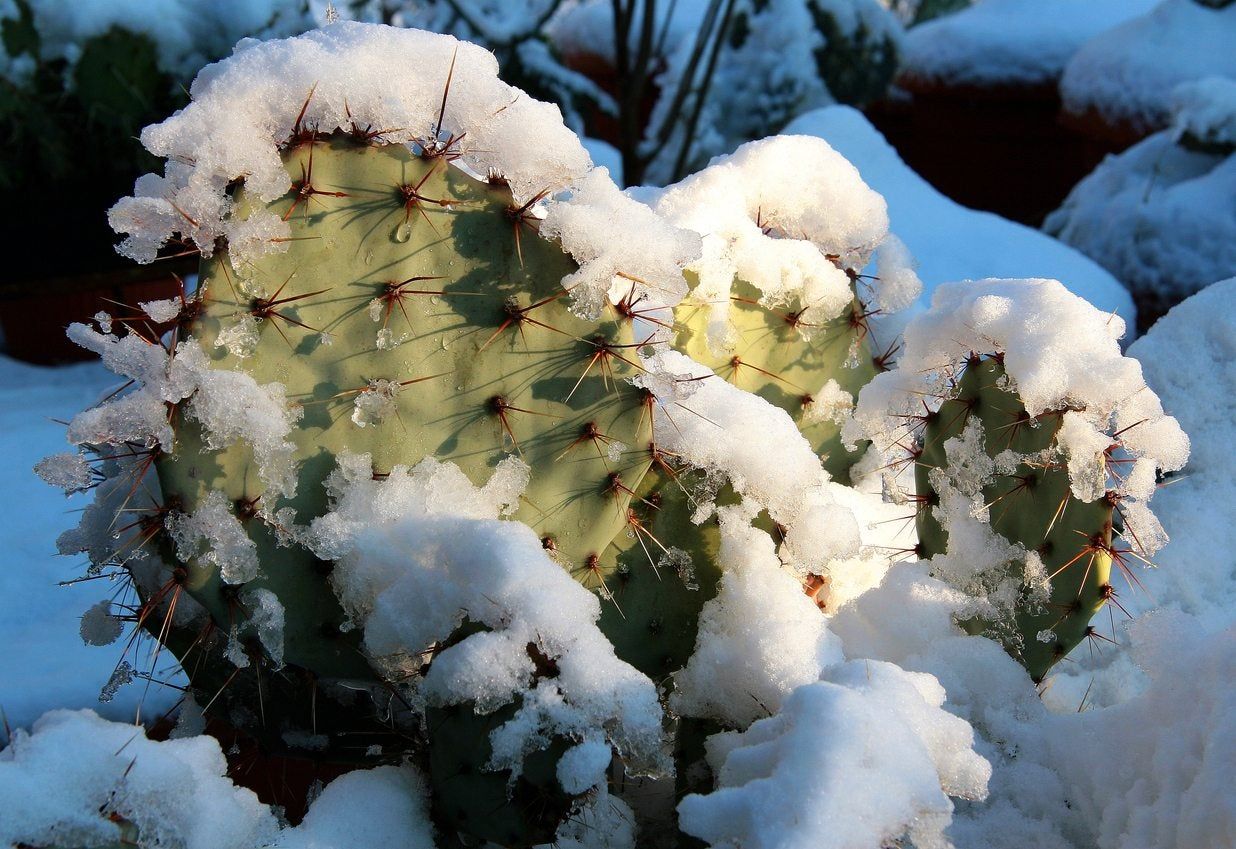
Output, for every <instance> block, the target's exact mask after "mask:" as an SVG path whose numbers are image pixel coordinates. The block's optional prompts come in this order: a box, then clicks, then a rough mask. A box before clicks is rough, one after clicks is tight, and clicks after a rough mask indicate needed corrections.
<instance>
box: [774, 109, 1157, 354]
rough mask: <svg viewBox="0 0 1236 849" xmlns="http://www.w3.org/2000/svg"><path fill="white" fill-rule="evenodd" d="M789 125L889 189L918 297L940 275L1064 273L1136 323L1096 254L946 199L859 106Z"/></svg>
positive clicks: (1075, 286) (1081, 290)
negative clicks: (1087, 254) (913, 262)
mask: <svg viewBox="0 0 1236 849" xmlns="http://www.w3.org/2000/svg"><path fill="white" fill-rule="evenodd" d="M785 132H787V133H802V134H805V135H814V136H818V137H820V138H822V139H824V140H825V141H827V142H828V143H829V145H831V146H832V147H833V149H835V150H836V151H837V152H838V153H840V154H841V155H842V156H844V157H845V158H846V159H848V160H849V161H850V162H851V163H852V164H853V165H854V166H855V167H856V168H857V169H858V171H859V174H860V175H861V176H862V178H863V182H865V183H866V184H867V185H868V186H870V187H871V188H872V189H874V190H875V191H877V192H879V193H880V194H881V195H882V196H883V197H884V200H885V202H886V203H887V204H888V217H889V222H890V223H889V227H890V229H891V230H892V232H894V233H896V234H897V235H898V236H899V237H900V238H901V240H902V241H903V242H904V243H905V244H906V246H907V247H908V249H909V251H910V253H911V254H912V255H913V257H914V259H915V260H916V261H917V263H918V266H917V269H916V270H917V274H918V277H919V278H920V279H921V280H922V282H923V288H924V292H923V297H922V298H921V299H920V303H924V302H928V301H930V298H931V293H932V292H933V291H934V289H935V287H936V286H938V285H940V284H941V283H947V282H953V281H957V280H981V279H983V278H987V277H1046V278H1052V279H1055V280H1061V281H1063V282H1064V284H1065V285H1066V286H1067V287H1068V288H1069V291H1071V292H1073V293H1075V294H1077V295H1080V296H1082V297H1083V298H1085V299H1086V300H1088V301H1089V302H1090V303H1092V304H1094V305H1095V306H1096V307H1098V308H1099V309H1100V310H1102V311H1104V312H1114V313H1117V314H1118V315H1119V316H1120V317H1121V318H1123V319H1124V320H1125V322H1126V324H1128V326H1130V327H1132V326H1133V325H1134V321H1135V318H1136V311H1135V309H1134V307H1133V301H1132V299H1131V298H1130V297H1129V293H1128V291H1127V290H1126V289H1125V288H1124V287H1123V286H1121V285H1120V283H1119V282H1117V280H1116V279H1115V278H1114V277H1113V276H1112V275H1111V274H1109V273H1108V272H1107V271H1104V270H1103V268H1101V267H1100V266H1099V265H1098V264H1097V263H1096V262H1094V261H1093V260H1091V259H1089V258H1087V257H1085V256H1083V255H1082V254H1081V253H1079V252H1078V251H1076V250H1074V249H1072V248H1070V247H1068V246H1067V245H1063V244H1061V243H1060V242H1058V241H1056V240H1055V239H1052V238H1050V237H1048V236H1045V235H1043V234H1042V233H1040V232H1038V231H1037V230H1033V229H1031V228H1029V227H1024V226H1022V225H1021V224H1017V223H1014V222H1012V221H1007V220H1005V219H1003V218H1000V217H999V216H997V215H993V214H991V213H989V212H978V211H975V210H972V209H967V208H965V207H963V206H961V205H959V204H957V203H955V202H954V201H952V200H949V199H948V198H946V197H945V196H944V195H942V194H940V193H939V192H938V191H936V190H935V189H934V188H932V187H931V186H930V185H929V184H928V183H927V181H926V180H924V179H923V178H922V177H920V176H918V175H917V174H915V173H914V172H913V171H912V170H910V168H909V167H908V166H907V165H906V164H905V163H904V162H902V161H901V159H900V158H899V157H898V156H897V153H896V151H895V150H893V148H892V147H891V146H890V145H889V144H888V142H886V141H885V140H884V138H883V137H881V136H880V134H879V132H878V131H876V130H875V128H874V127H872V126H871V124H870V123H868V121H867V119H866V118H864V117H863V116H862V114H861V113H860V112H858V111H857V110H855V109H851V108H850V107H848V106H830V107H828V108H825V109H819V110H816V111H814V112H810V113H808V114H806V115H803V116H801V117H799V118H797V119H795V120H794V121H793V122H791V124H790V125H789V126H788V127H786V129H785ZM915 311H916V310H913V309H911V310H906V311H905V312H903V313H902V315H903V316H905V317H909V316H910V315H912V314H913V313H914V312H915ZM888 332H893V331H886V333H888Z"/></svg>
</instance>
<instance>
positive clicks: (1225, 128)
mask: <svg viewBox="0 0 1236 849" xmlns="http://www.w3.org/2000/svg"><path fill="white" fill-rule="evenodd" d="M1233 195H1236V79H1231V78H1227V77H1206V78H1204V79H1201V80H1195V81H1191V82H1186V83H1181V84H1180V85H1178V86H1176V88H1175V89H1174V90H1173V91H1172V118H1171V126H1170V127H1169V128H1168V129H1166V130H1162V131H1160V132H1157V133H1154V134H1153V135H1151V136H1149V137H1147V138H1146V139H1144V140H1142V141H1140V142H1138V143H1137V144H1135V145H1133V146H1132V147H1131V148H1129V149H1128V150H1127V151H1125V152H1123V153H1121V154H1119V155H1118V156H1113V157H1110V158H1108V159H1106V160H1104V161H1103V163H1102V164H1100V165H1099V167H1098V168H1096V169H1095V170H1094V172H1093V173H1091V174H1089V175H1088V176H1087V177H1086V178H1085V179H1083V180H1082V181H1081V182H1080V183H1078V185H1077V186H1076V187H1075V188H1074V189H1073V191H1072V192H1070V193H1069V196H1068V197H1067V198H1066V199H1065V201H1064V203H1063V204H1062V205H1061V206H1060V208H1059V209H1057V210H1056V211H1055V212H1053V213H1052V214H1051V215H1049V216H1048V218H1047V220H1046V222H1045V223H1044V225H1043V226H1044V229H1045V230H1046V231H1047V232H1048V233H1050V234H1052V235H1054V236H1055V237H1056V238H1058V239H1060V240H1061V241H1063V242H1066V243H1068V244H1070V245H1072V246H1074V247H1075V248H1077V249H1078V250H1080V251H1081V252H1083V253H1085V254H1087V255H1088V256H1090V257H1091V258H1092V259H1094V260H1095V261H1096V262H1098V263H1099V264H1100V265H1102V266H1104V267H1105V268H1107V269H1108V270H1109V271H1110V272H1111V273H1112V274H1113V275H1115V276H1116V277H1117V278H1118V279H1119V280H1120V281H1121V282H1122V283H1123V284H1124V285H1125V286H1126V287H1127V288H1128V289H1129V291H1130V293H1131V294H1132V295H1133V298H1134V300H1135V301H1136V302H1137V311H1138V321H1139V324H1140V325H1141V327H1142V328H1143V329H1147V328H1149V327H1150V326H1151V325H1152V324H1154V322H1155V320H1157V319H1158V318H1159V317H1160V316H1162V315H1163V314H1164V313H1166V312H1167V311H1168V310H1169V309H1171V308H1172V307H1173V306H1174V305H1176V304H1177V303H1179V302H1181V301H1183V300H1184V299H1185V298H1187V297H1188V296H1190V295H1192V294H1194V293H1195V292H1197V291H1199V290H1201V289H1202V288H1204V287H1206V286H1208V285H1210V284H1211V283H1213V282H1215V281H1216V280H1223V279H1226V278H1228V277H1231V276H1232V275H1233V274H1236V204H1233V203H1232V201H1231V199H1232V197H1233Z"/></svg>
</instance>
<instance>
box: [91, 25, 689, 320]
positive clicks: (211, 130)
mask: <svg viewBox="0 0 1236 849" xmlns="http://www.w3.org/2000/svg"><path fill="white" fill-rule="evenodd" d="M403 57H416V60H417V61H415V62H408V61H405V60H404V58H403ZM428 69H434V70H433V71H432V72H431V71H429V70H428ZM448 75H449V76H450V90H449V96H448V98H447V111H446V114H445V117H444V119H443V126H441V127H439V126H438V117H439V113H440V112H441V108H442V101H443V93H444V88H445V84H446V80H447V77H448ZM391 92H398V93H399V94H398V95H397V96H391V94H390V93H391ZM190 94H191V96H192V102H191V103H190V104H189V105H188V106H187V107H186V108H184V109H182V110H181V111H179V112H177V113H176V114H175V115H173V116H171V117H170V118H168V119H166V120H165V121H163V122H162V123H160V124H155V125H152V126H150V127H147V128H146V129H145V130H143V131H142V144H143V145H145V147H146V149H147V150H149V151H150V152H151V153H153V154H154V155H156V156H160V157H163V158H165V159H167V160H168V164H167V166H166V170H165V174H164V176H163V177H159V176H157V175H153V174H148V175H146V176H144V177H142V178H140V179H139V180H138V181H137V184H136V186H135V195H134V196H133V197H130V198H125V199H123V200H121V201H120V202H119V203H117V204H116V206H115V207H113V209H112V211H111V212H110V214H109V218H110V221H111V224H112V226H113V228H114V229H116V230H117V231H118V232H121V233H126V234H128V235H127V237H126V239H125V240H124V241H123V242H122V243H121V246H120V251H121V253H123V254H125V255H126V256H129V257H132V258H133V259H136V260H138V261H139V262H150V261H151V260H152V259H153V258H154V256H155V253H156V252H157V250H158V249H159V247H160V246H161V245H163V244H164V243H165V242H166V241H167V240H168V239H170V238H172V236H173V235H175V234H181V235H182V236H184V237H186V238H190V239H192V240H193V241H194V242H195V243H196V244H197V246H198V247H199V248H200V249H201V251H202V252H203V254H205V255H210V253H211V252H212V251H213V250H214V245H215V242H216V240H217V239H218V238H219V237H220V236H222V237H225V238H226V239H227V240H228V243H229V248H230V250H229V256H230V258H231V260H232V262H233V263H234V264H243V263H245V262H246V261H248V260H250V259H252V258H254V257H255V256H260V255H261V254H263V253H266V252H270V251H276V250H286V249H287V242H277V241H273V240H276V239H279V238H283V237H286V236H287V235H288V229H287V224H286V222H283V221H281V220H279V218H278V216H276V215H275V214H274V213H271V212H258V213H255V214H251V215H250V216H249V217H248V218H246V219H244V220H233V219H231V218H230V217H229V212H230V211H231V201H230V199H229V198H228V196H227V194H226V187H227V185H228V183H229V182H230V181H231V180H233V179H235V178H238V177H243V178H244V181H245V187H246V189H247V190H248V191H249V192H251V193H252V194H254V195H255V196H256V197H258V198H259V199H261V200H265V201H270V200H274V199H275V198H278V197H280V196H282V195H284V194H286V193H287V191H288V190H289V189H290V187H291V180H290V178H289V177H288V175H287V172H286V171H285V170H284V168H283V165H282V162H281V160H280V158H279V145H280V144H281V143H282V142H283V141H284V140H285V139H286V138H287V136H288V134H289V133H290V132H291V129H292V127H293V125H295V124H297V121H298V115H300V113H301V110H302V109H304V115H303V117H301V118H300V119H299V121H300V124H299V125H300V126H302V127H316V128H317V129H318V130H320V131H322V132H329V131H330V130H331V129H333V128H335V127H347V126H350V125H351V124H352V123H353V122H355V123H357V124H360V125H362V126H363V125H370V126H375V127H390V128H398V129H392V130H390V131H388V132H386V133H384V134H383V137H384V138H385V139H386V140H387V141H388V142H390V143H406V144H410V145H414V146H417V147H421V148H425V147H428V148H431V149H438V148H440V147H441V146H442V145H445V144H448V143H449V144H450V146H451V148H452V150H453V151H458V153H459V154H460V156H459V158H458V159H457V160H455V164H457V165H460V166H462V167H465V168H467V169H468V170H469V171H470V172H471V173H474V174H488V173H497V174H500V175H502V176H503V177H504V178H505V179H506V180H507V181H508V182H509V184H510V186H511V191H512V193H513V194H514V197H515V201H516V203H519V204H524V203H527V202H530V201H533V200H535V199H539V198H542V197H547V198H548V199H549V209H548V218H547V221H546V228H545V229H546V235H549V234H550V233H555V234H559V235H562V234H563V230H564V226H565V229H566V230H568V231H569V236H570V240H569V241H570V244H569V245H568V246H567V247H568V250H570V251H571V252H572V253H573V254H574V255H575V258H576V260H577V261H578V262H579V263H580V266H581V267H580V269H579V271H578V272H576V273H575V274H574V275H573V276H572V278H571V279H570V280H569V281H564V285H566V286H568V287H576V286H577V287H578V289H577V290H576V291H575V299H576V305H577V308H578V309H579V310H580V311H581V312H583V313H591V312H594V311H597V310H599V307H600V303H601V297H602V296H603V295H604V294H605V293H607V292H608V290H609V287H610V285H611V284H612V283H613V282H614V281H613V277H614V274H615V269H616V268H619V267H621V268H622V270H624V271H626V272H627V273H628V274H630V275H631V276H633V277H637V278H639V279H641V280H643V281H646V283H645V285H647V286H648V287H649V288H652V289H662V290H664V291H663V292H662V294H661V297H662V298H669V299H670V302H671V303H672V302H673V300H675V298H674V295H673V292H674V290H675V289H681V287H682V283H681V273H680V272H681V266H682V263H683V262H684V261H685V259H686V255H688V254H690V253H691V252H692V250H693V247H694V243H693V240H691V239H690V238H689V237H688V236H687V235H686V234H678V233H675V232H674V231H672V230H666V229H665V228H664V227H662V228H660V232H659V233H657V234H656V235H655V236H654V235H652V231H651V230H650V228H649V227H648V226H647V220H646V219H647V216H646V214H645V213H644V212H643V211H642V210H641V209H640V207H639V206H638V205H637V204H636V203H635V202H634V201H632V200H630V199H629V198H626V197H624V196H623V195H621V193H619V192H618V191H617V189H616V188H615V187H614V186H613V185H612V182H610V181H609V179H608V177H607V176H606V175H605V172H604V171H602V170H592V166H591V163H590V160H589V158H588V154H587V152H586V151H585V150H584V148H583V146H582V145H581V144H580V142H579V140H578V138H576V136H575V135H574V134H573V133H572V132H571V131H570V130H568V129H567V128H566V126H565V125H564V124H563V123H562V117H561V114H560V112H559V111H558V108H557V107H556V106H553V105H551V104H547V103H542V102H540V101H537V100H533V99H532V98H530V97H528V96H527V95H525V94H523V93H522V92H520V91H519V90H518V89H514V88H512V87H511V86H509V85H507V84H506V83H504V82H502V81H501V80H499V79H498V67H497V60H496V59H495V58H494V57H493V55H492V54H490V53H489V52H488V51H486V50H484V49H483V48H481V47H478V46H476V45H473V44H468V43H466V42H460V41H458V40H456V39H455V38H452V37H451V36H445V35H437V34H434V33H429V32H423V31H420V30H406V29H395V28H391V27H383V26H377V25H370V24H361V23H355V22H340V23H334V24H329V25H327V26H325V27H323V28H321V29H317V30H312V31H310V32H308V33H306V34H304V35H302V36H298V37H296V38H291V39H285V40H282V41H267V42H257V41H254V40H252V39H250V40H246V41H244V42H242V43H241V44H239V45H238V46H237V49H236V52H235V53H234V54H233V55H232V56H231V57H230V58H228V59H226V60H224V61H222V62H219V63H216V64H214V65H210V66H208V67H206V68H204V69H203V70H202V71H201V72H200V73H199V74H198V76H197V79H196V80H194V83H193V87H192V89H191V91H190ZM449 134H453V135H449ZM448 135H449V138H450V139H451V141H449V142H448V140H447V139H448ZM187 163H191V164H187ZM572 189H576V190H577V191H575V192H573V193H572V191H571V190H572ZM585 220H587V221H590V222H591V224H590V225H586V224H584V223H583V222H584V221H585ZM238 267H239V266H238Z"/></svg>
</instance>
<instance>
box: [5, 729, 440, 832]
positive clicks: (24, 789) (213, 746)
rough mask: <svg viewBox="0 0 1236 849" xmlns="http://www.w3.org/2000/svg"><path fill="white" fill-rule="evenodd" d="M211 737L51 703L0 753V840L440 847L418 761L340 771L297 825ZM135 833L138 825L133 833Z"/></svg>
mask: <svg viewBox="0 0 1236 849" xmlns="http://www.w3.org/2000/svg"><path fill="white" fill-rule="evenodd" d="M227 769H228V765H227V761H226V760H225V759H224V756H223V752H222V751H221V750H220V748H219V743H218V741H217V740H215V739H214V738H213V737H207V736H187V737H173V739H170V740H166V741H163V742H156V741H154V740H150V739H148V738H147V737H146V735H145V733H144V731H143V729H142V728H141V727H140V726H134V725H128V724H125V723H120V722H109V721H107V720H105V719H103V718H101V717H100V716H98V715H97V714H95V713H94V712H92V711H86V710H80V711H68V710H55V711H51V712H49V713H47V714H46V715H44V716H43V717H42V718H41V719H39V721H38V722H36V723H34V726H33V728H32V729H31V730H30V731H28V732H27V731H22V730H19V731H17V732H16V733H15V734H14V737H13V739H12V741H11V742H10V745H9V746H8V747H7V748H5V749H4V750H3V751H0V808H3V810H4V812H5V816H4V817H3V818H2V819H0V842H2V843H4V844H5V845H10V844H16V845H22V846H25V845H40V846H43V845H55V846H71V845H88V846H98V845H104V844H107V845H120V844H124V845H138V843H137V842H135V838H136V839H139V840H140V845H142V846H175V847H181V849H254V847H257V846H267V847H271V849H348V847H352V846H382V845H387V846H394V845H398V846H403V847H408V849H434V842H433V828H432V826H431V825H430V823H429V811H428V808H429V805H428V796H427V792H426V787H425V781H424V779H423V778H422V777H421V776H420V775H419V774H418V773H417V772H416V771H415V770H414V769H413V768H412V767H410V766H403V767H398V766H382V767H378V768H376V769H371V770H358V771H355V772H350V773H348V774H346V775H344V776H342V777H340V778H337V779H335V780H334V781H332V782H331V783H330V784H329V785H327V787H326V788H325V789H324V790H323V791H322V793H321V795H319V796H318V798H317V799H316V800H315V801H314V802H313V804H312V806H311V807H310V809H309V812H308V813H307V814H306V815H305V818H304V820H303V821H302V822H301V823H300V824H299V825H297V826H295V827H288V826H281V822H280V818H279V817H278V815H277V812H276V811H274V810H272V809H271V808H270V807H268V806H266V805H264V804H262V803H261V802H260V801H259V800H258V798H257V796H255V795H254V793H253V791H251V790H248V789H245V788H242V787H237V786H236V785H234V784H233V783H232V781H231V779H230V778H228V777H227V775H226V773H227ZM134 832H136V833H134Z"/></svg>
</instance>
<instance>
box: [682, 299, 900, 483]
mask: <svg viewBox="0 0 1236 849" xmlns="http://www.w3.org/2000/svg"><path fill="white" fill-rule="evenodd" d="M804 306H805V305H803V304H801V303H799V302H798V301H797V300H795V301H794V302H793V303H790V304H787V305H785V306H784V307H781V308H777V309H772V308H769V307H766V306H764V305H763V304H761V303H760V293H759V291H758V290H756V289H755V288H754V287H753V286H751V285H750V284H747V283H744V282H742V281H735V285H734V290H733V294H732V295H731V297H730V309H729V320H730V323H731V325H732V327H733V330H734V337H735V339H736V340H737V344H736V346H735V348H734V350H733V351H732V352H729V353H728V354H726V355H718V354H717V353H716V352H715V351H713V350H712V349H711V347H710V346H709V344H708V334H707V327H708V313H709V310H710V305H708V304H701V303H700V302H699V301H696V300H691V299H688V300H687V301H684V302H683V303H682V305H680V306H679V307H678V309H677V310H676V312H675V320H676V327H677V328H678V337H677V347H678V349H679V350H681V351H683V352H685V353H686V354H687V355H688V356H690V357H691V358H692V359H694V360H695V361H696V362H699V363H702V364H704V365H706V366H708V367H709V368H711V369H712V370H713V371H714V372H716V373H717V374H718V375H720V376H721V377H723V378H725V379H726V380H728V381H730V382H732V383H734V384H735V385H736V386H738V387H739V388H741V389H746V390H748V391H750V392H754V393H755V394H756V395H759V396H760V397H761V398H763V399H764V400H765V401H768V402H769V403H770V404H773V405H774V406H777V407H780V408H781V409H783V410H785V411H786V412H787V413H789V414H790V417H791V418H793V419H794V421H795V422H797V423H798V427H799V430H801V431H802V433H803V435H804V436H805V437H806V438H807V441H808V442H810V443H811V446H812V448H813V449H814V450H815V452H816V453H817V454H819V455H820V458H821V460H822V461H823V463H824V468H825V469H827V470H828V472H829V474H830V475H832V476H833V478H834V479H836V480H839V481H842V482H847V483H848V482H849V479H850V467H851V466H853V465H854V463H855V462H857V461H858V458H859V457H860V456H861V455H862V452H863V450H865V446H863V447H860V448H859V449H858V450H857V451H847V450H846V448H845V446H844V445H843V444H842V442H841V425H840V424H839V423H838V422H836V421H833V420H831V419H829V418H823V419H821V420H815V421H812V420H809V418H808V415H807V411H808V409H809V405H810V404H811V402H812V401H813V397H814V394H815V393H817V392H818V391H819V390H820V388H821V387H822V386H824V385H825V383H827V382H828V381H829V380H835V381H836V382H837V385H838V386H839V387H840V388H841V389H843V390H845V391H846V392H848V393H849V394H850V395H851V397H852V398H857V397H858V391H859V390H860V389H862V387H863V386H865V385H866V384H867V383H868V382H869V381H870V380H871V378H872V377H874V376H875V375H876V373H877V372H878V371H879V370H881V369H882V368H883V363H882V362H880V361H878V360H877V359H876V358H873V356H872V353H871V348H870V344H869V333H868V330H867V315H866V312H865V308H864V307H863V305H862V303H861V302H860V301H859V299H858V298H855V299H854V301H853V303H852V305H851V307H850V309H849V310H847V311H845V312H844V313H842V314H841V315H839V316H837V317H836V318H833V319H830V320H829V321H828V322H826V323H824V324H823V325H822V326H820V327H813V328H808V327H803V326H802V322H801V319H800V316H801V314H802V311H803V308H804ZM804 331H807V332H809V333H810V335H809V336H807V337H804Z"/></svg>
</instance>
